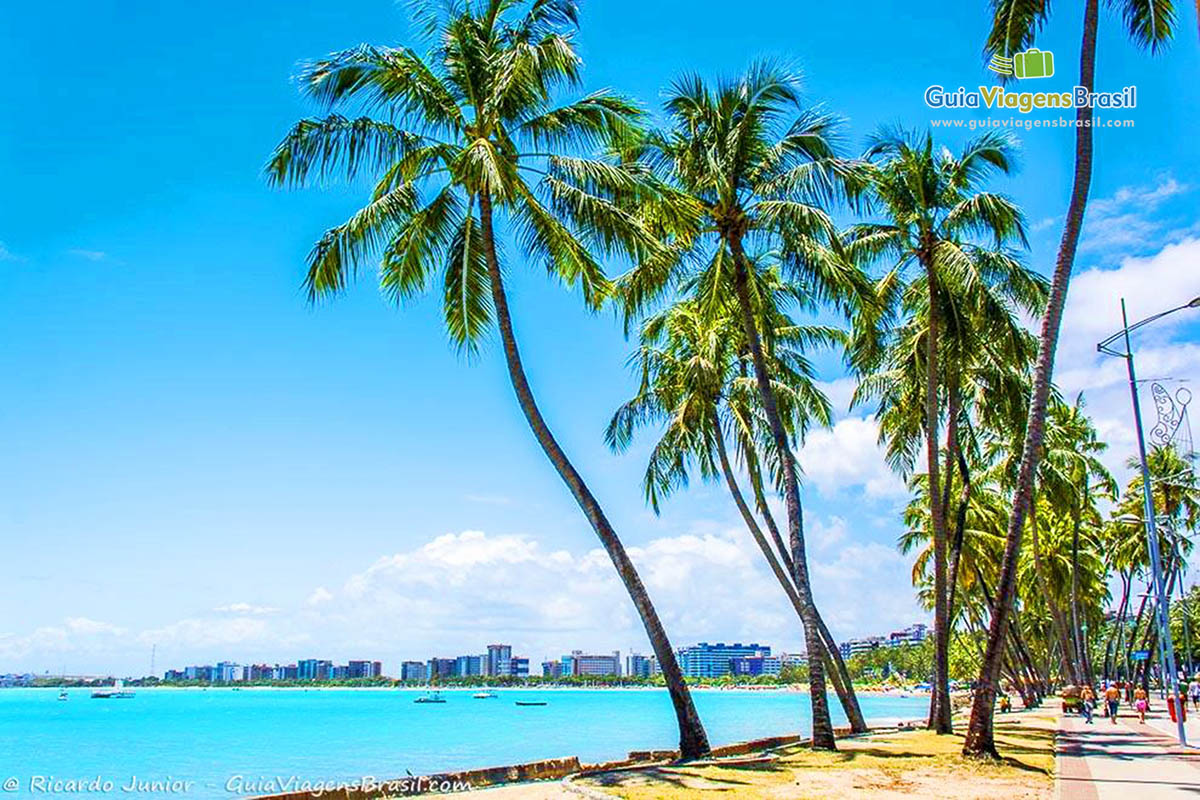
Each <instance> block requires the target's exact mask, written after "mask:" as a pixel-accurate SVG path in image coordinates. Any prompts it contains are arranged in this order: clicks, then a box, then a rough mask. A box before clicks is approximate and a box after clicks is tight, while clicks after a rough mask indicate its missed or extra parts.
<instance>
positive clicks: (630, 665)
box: [625, 653, 651, 678]
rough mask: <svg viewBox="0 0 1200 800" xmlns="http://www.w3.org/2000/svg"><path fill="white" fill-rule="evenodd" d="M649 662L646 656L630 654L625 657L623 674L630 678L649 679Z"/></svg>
mask: <svg viewBox="0 0 1200 800" xmlns="http://www.w3.org/2000/svg"><path fill="white" fill-rule="evenodd" d="M650 661H651V659H650V657H648V656H643V655H638V654H637V653H630V654H629V655H627V656H625V674H626V675H628V676H629V677H631V678H649V677H650V674H651V663H650Z"/></svg>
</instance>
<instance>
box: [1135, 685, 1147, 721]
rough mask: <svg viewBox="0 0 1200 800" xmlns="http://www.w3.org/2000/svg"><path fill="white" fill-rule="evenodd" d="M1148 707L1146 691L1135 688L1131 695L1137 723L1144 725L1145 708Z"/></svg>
mask: <svg viewBox="0 0 1200 800" xmlns="http://www.w3.org/2000/svg"><path fill="white" fill-rule="evenodd" d="M1149 705H1150V701H1149V698H1148V697H1147V696H1146V690H1145V689H1143V688H1142V687H1140V686H1139V687H1137V690H1136V691H1135V692H1134V693H1133V707H1134V708H1136V709H1137V713H1138V722H1140V723H1142V724H1143V725H1145V724H1146V708H1147V707H1148V706H1149Z"/></svg>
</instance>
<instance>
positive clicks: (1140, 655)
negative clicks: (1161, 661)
mask: <svg viewBox="0 0 1200 800" xmlns="http://www.w3.org/2000/svg"><path fill="white" fill-rule="evenodd" d="M1133 660H1134V661H1149V660H1150V651H1149V650H1134V651H1133Z"/></svg>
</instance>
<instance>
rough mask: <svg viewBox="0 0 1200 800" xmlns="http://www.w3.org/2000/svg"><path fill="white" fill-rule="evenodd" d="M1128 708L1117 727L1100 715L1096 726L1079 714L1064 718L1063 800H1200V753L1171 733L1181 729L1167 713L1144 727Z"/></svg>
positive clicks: (1060, 762) (1061, 733)
mask: <svg viewBox="0 0 1200 800" xmlns="http://www.w3.org/2000/svg"><path fill="white" fill-rule="evenodd" d="M1160 702H1161V701H1160ZM1122 710H1123V711H1125V712H1126V713H1124V714H1122V715H1120V716H1119V717H1118V719H1117V723H1116V724H1115V725H1114V724H1113V723H1112V722H1111V721H1110V720H1107V719H1104V718H1103V717H1101V716H1099V715H1097V716H1096V721H1095V723H1094V724H1092V725H1087V724H1085V723H1084V721H1083V719H1082V718H1081V717H1078V716H1075V715H1073V714H1072V715H1064V716H1063V717H1061V718H1060V719H1059V728H1058V731H1059V736H1058V770H1057V774H1058V780H1057V781H1056V783H1057V790H1058V791H1057V794H1058V798H1059V800H1127V799H1128V798H1133V800H1159V798H1198V799H1200V749H1193V748H1187V749H1183V748H1180V746H1179V744H1178V742H1177V741H1176V740H1175V737H1174V735H1167V733H1166V731H1168V730H1169V731H1171V732H1172V734H1173V732H1174V729H1175V726H1174V723H1172V722H1171V721H1170V720H1169V719H1167V716H1166V712H1165V711H1162V712H1155V713H1152V714H1151V715H1150V718H1149V719H1148V721H1147V723H1146V724H1145V725H1141V724H1139V723H1138V721H1137V717H1136V716H1134V715H1133V714H1132V713H1130V712H1128V710H1127V709H1126V708H1125V707H1123V708H1122ZM1188 728H1189V732H1190V730H1191V729H1192V728H1193V726H1192V725H1189V726H1188ZM1198 733H1200V731H1198ZM1195 744H1200V742H1195Z"/></svg>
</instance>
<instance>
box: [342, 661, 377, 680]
mask: <svg viewBox="0 0 1200 800" xmlns="http://www.w3.org/2000/svg"><path fill="white" fill-rule="evenodd" d="M346 667H347V669H346V673H347V674H346V677H348V678H352V679H353V678H378V677H380V676H381V675H383V664H381V663H380V662H378V661H351V662H350V663H349V664H347V665H346Z"/></svg>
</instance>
